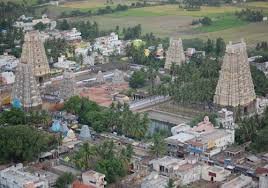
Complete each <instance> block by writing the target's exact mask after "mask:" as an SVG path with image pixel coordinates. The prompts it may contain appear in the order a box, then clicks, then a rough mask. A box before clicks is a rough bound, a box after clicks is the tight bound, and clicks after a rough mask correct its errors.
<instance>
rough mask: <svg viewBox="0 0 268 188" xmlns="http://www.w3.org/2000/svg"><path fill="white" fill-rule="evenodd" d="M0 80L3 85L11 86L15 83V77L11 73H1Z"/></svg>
mask: <svg viewBox="0 0 268 188" xmlns="http://www.w3.org/2000/svg"><path fill="white" fill-rule="evenodd" d="M0 80H2V83H3V84H13V83H14V82H15V75H14V73H13V72H2V73H1V74H0Z"/></svg>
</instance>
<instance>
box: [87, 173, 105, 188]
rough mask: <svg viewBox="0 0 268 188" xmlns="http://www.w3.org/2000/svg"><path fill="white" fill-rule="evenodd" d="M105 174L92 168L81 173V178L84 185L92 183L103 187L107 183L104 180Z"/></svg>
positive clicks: (100, 187)
mask: <svg viewBox="0 0 268 188" xmlns="http://www.w3.org/2000/svg"><path fill="white" fill-rule="evenodd" d="M104 178H105V175H104V174H101V173H99V172H95V171H93V170H90V171H87V172H84V173H82V180H83V183H84V184H85V185H92V186H95V187H96V188H104V186H105V185H106V184H107V183H106V181H105V180H104Z"/></svg>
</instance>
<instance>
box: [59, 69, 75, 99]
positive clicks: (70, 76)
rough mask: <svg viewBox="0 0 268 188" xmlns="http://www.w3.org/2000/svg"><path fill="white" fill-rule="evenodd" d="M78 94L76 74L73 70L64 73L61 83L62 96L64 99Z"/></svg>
mask: <svg viewBox="0 0 268 188" xmlns="http://www.w3.org/2000/svg"><path fill="white" fill-rule="evenodd" d="M75 94H76V80H75V75H74V73H73V72H72V71H71V70H68V71H65V72H64V73H63V79H62V80H61V84H60V97H61V98H62V99H64V100H66V99H69V98H70V97H72V96H74V95H75Z"/></svg>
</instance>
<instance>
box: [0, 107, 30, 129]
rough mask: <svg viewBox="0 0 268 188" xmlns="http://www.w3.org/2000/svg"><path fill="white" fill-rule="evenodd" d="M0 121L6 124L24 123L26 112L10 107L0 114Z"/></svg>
mask: <svg viewBox="0 0 268 188" xmlns="http://www.w3.org/2000/svg"><path fill="white" fill-rule="evenodd" d="M0 123H1V124H8V125H21V124H25V123H26V114H25V112H24V111H23V110H22V109H17V108H11V109H10V110H8V111H4V112H2V113H1V114H0Z"/></svg>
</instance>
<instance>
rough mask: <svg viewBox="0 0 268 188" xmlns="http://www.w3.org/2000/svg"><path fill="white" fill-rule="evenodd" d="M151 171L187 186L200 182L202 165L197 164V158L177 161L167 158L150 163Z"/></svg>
mask: <svg viewBox="0 0 268 188" xmlns="http://www.w3.org/2000/svg"><path fill="white" fill-rule="evenodd" d="M149 165H150V167H151V170H154V171H156V172H158V173H159V175H161V176H166V177H169V178H173V179H176V180H178V181H179V184H180V185H187V184H189V183H191V182H195V181H198V180H199V179H200V176H201V165H199V164H198V163H197V158H195V157H191V158H186V159H184V160H183V159H177V158H173V157H169V156H165V157H163V158H160V159H154V160H152V161H150V162H149Z"/></svg>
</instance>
